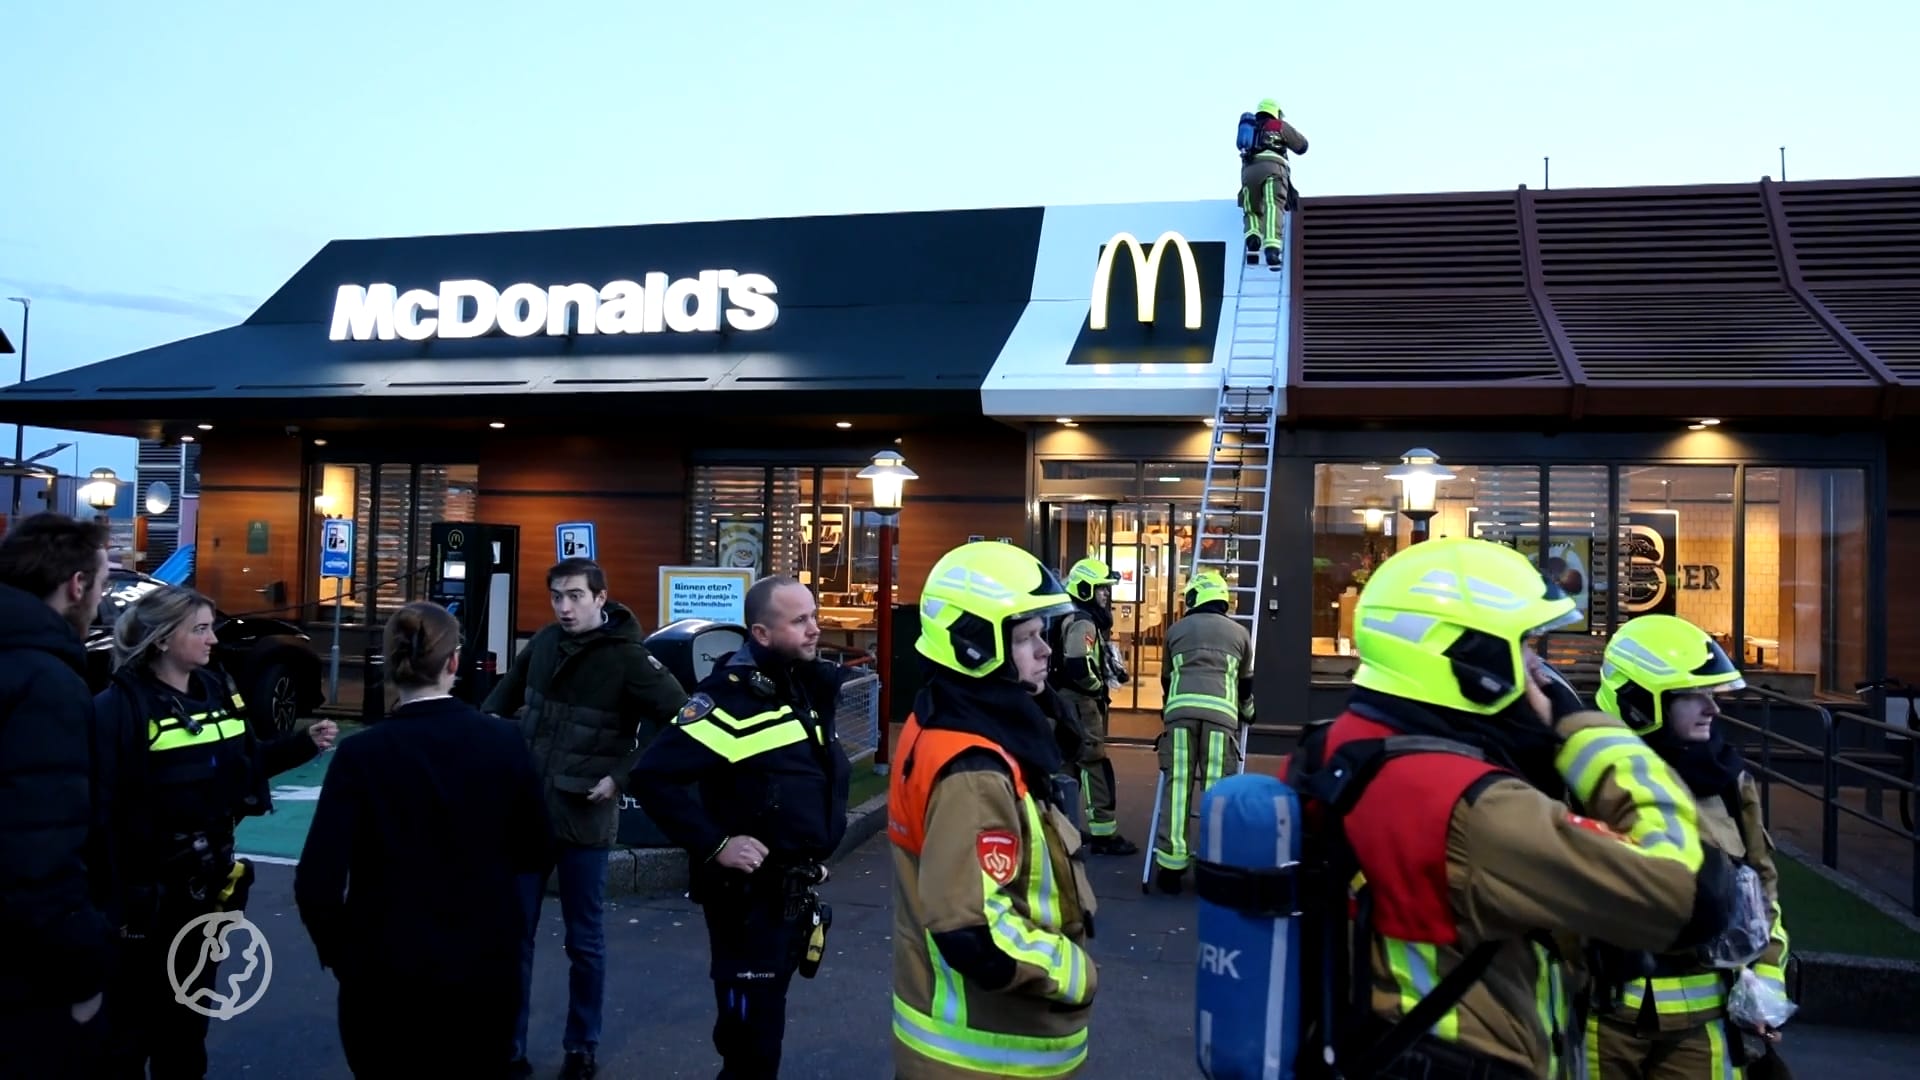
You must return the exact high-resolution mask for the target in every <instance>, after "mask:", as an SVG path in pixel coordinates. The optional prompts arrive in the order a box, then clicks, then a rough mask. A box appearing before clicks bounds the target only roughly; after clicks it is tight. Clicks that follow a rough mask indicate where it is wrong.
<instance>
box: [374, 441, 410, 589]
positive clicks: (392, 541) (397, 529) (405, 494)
mask: <svg viewBox="0 0 1920 1080" xmlns="http://www.w3.org/2000/svg"><path fill="white" fill-rule="evenodd" d="M379 526H380V535H379V536H378V537H376V538H375V540H376V542H375V544H374V565H373V579H374V594H375V598H376V605H375V606H376V607H377V608H378V612H377V617H378V618H381V619H384V618H385V617H386V616H388V615H390V614H392V613H393V611H394V610H395V609H396V608H398V607H400V606H401V605H403V604H405V603H406V602H407V601H408V599H410V597H409V596H408V592H407V586H408V584H409V582H410V581H411V580H412V577H413V574H412V571H413V466H411V465H382V466H380V513H379Z"/></svg>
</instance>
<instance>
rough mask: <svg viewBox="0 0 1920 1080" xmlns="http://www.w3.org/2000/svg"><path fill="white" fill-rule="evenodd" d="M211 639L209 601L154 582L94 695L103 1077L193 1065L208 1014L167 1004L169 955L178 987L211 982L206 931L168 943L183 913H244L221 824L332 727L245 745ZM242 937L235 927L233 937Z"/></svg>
mask: <svg viewBox="0 0 1920 1080" xmlns="http://www.w3.org/2000/svg"><path fill="white" fill-rule="evenodd" d="M215 640H216V638H215V636H214V631H213V602H212V601H211V600H209V599H207V598H206V597H204V596H202V595H200V594H199V593H197V592H194V591H192V590H190V589H181V588H175V587H172V586H167V587H162V588H158V589H155V590H153V591H152V592H149V593H147V594H146V595H145V596H142V597H141V598H140V599H139V600H138V601H137V602H135V603H134V604H133V605H132V606H131V607H129V608H127V610H126V611H124V612H122V613H121V615H120V618H119V620H118V621H117V622H116V623H115V624H114V629H113V649H114V656H115V657H116V659H117V660H118V663H119V666H118V668H117V669H116V670H115V671H114V673H113V681H112V683H111V684H110V685H108V687H107V688H106V689H105V690H103V691H101V692H100V694H99V696H97V697H96V698H95V699H94V715H95V725H96V730H97V731H98V732H99V733H100V737H101V739H102V740H103V742H104V746H103V753H102V758H101V762H100V765H99V767H100V771H101V773H102V783H103V784H104V785H105V786H106V787H107V789H108V791H109V794H108V795H107V797H106V799H105V802H106V803H107V806H108V810H107V813H108V815H109V817H108V829H107V841H106V842H107V845H108V847H109V849H110V850H111V852H112V857H111V860H110V861H111V864H112V870H111V872H110V876H111V879H112V884H111V886H110V891H111V892H112V893H113V895H114V903H113V907H114V908H115V909H116V910H115V911H114V914H116V915H117V916H118V917H119V921H120V922H121V924H122V927H123V929H122V938H123V941H122V948H121V955H120V961H119V970H118V972H117V977H116V982H115V984H114V986H113V988H112V989H110V990H109V991H108V993H107V1017H108V1022H109V1026H110V1029H111V1044H112V1045H111V1048H110V1053H111V1055H112V1057H113V1066H112V1070H111V1071H110V1072H109V1073H108V1075H109V1076H113V1077H144V1076H146V1075H147V1067H148V1064H149V1062H150V1063H151V1064H152V1069H153V1076H154V1077H155V1078H156V1080H159V1078H163V1077H166V1078H179V1077H184V1078H191V1080H197V1078H199V1077H202V1076H205V1075H206V1071H207V1047H206V1040H207V1019H208V1018H207V1016H206V1015H205V1014H204V1013H199V1012H195V1011H194V1010H192V1009H189V1008H187V1007H186V1006H185V1005H182V1004H180V1003H179V1001H178V1000H177V998H176V996H175V995H176V992H175V989H174V986H175V982H173V981H170V980H169V978H168V965H169V963H171V964H172V965H173V972H174V979H175V980H178V981H179V983H180V984H184V985H186V986H187V992H188V993H193V992H194V991H196V990H201V989H207V988H211V987H213V986H214V978H215V975H216V974H217V973H218V971H219V967H220V965H219V963H218V961H217V959H213V958H211V957H209V958H208V959H207V960H206V961H205V962H204V966H199V965H200V964H201V962H202V957H203V954H206V952H207V950H208V949H210V948H211V947H212V943H211V938H207V939H205V940H203V937H204V936H203V935H198V934H194V933H188V934H187V935H186V936H185V937H184V938H182V939H181V947H180V948H179V950H178V952H177V954H175V953H174V951H173V944H174V940H175V938H176V937H177V936H178V935H180V934H181V933H182V932H183V931H185V930H186V928H187V926H188V924H189V923H191V922H193V921H194V920H195V919H198V918H201V917H202V916H206V915H210V914H213V913H215V912H239V911H242V910H244V909H245V907H246V902H247V893H248V890H249V889H250V888H251V886H252V883H253V864H252V863H251V862H250V861H248V860H246V859H240V858H236V857H235V855H234V829H235V828H236V827H237V826H238V824H239V822H240V819H241V818H243V817H247V816H251V815H254V814H265V813H267V812H268V810H270V809H271V807H272V800H271V798H270V796H269V794H268V789H267V781H268V780H269V779H270V778H272V777H273V776H275V775H277V774H279V773H283V772H286V771H287V770H289V769H293V768H297V767H299V766H300V765H303V764H305V763H306V762H308V761H311V760H313V758H314V756H315V755H316V754H318V753H319V752H320V751H321V750H324V749H326V748H327V747H329V746H331V745H333V740H334V737H335V735H336V734H337V732H338V728H337V727H336V726H335V725H334V724H333V723H332V722H331V721H326V720H321V721H317V722H315V723H314V724H313V725H312V726H311V727H310V728H308V729H307V731H305V732H300V733H295V734H292V735H288V736H285V737H284V738H281V739H277V740H275V741H273V742H270V743H265V744H261V743H257V742H255V741H254V739H253V736H252V733H251V731H250V730H249V728H248V726H247V721H246V713H245V710H246V703H245V702H244V701H242V700H241V698H240V695H239V693H238V691H236V690H235V689H234V688H233V683H232V682H231V680H229V679H228V678H227V677H226V676H225V675H223V674H220V673H217V672H216V671H214V670H211V669H209V668H208V667H207V666H206V665H207V664H208V663H209V662H210V661H211V660H212V657H213V646H214V642H215ZM109 748H110V749H109ZM214 925H215V924H209V930H210V931H211V930H212V929H214ZM226 929H232V928H226ZM196 943H197V944H196ZM246 944H247V942H246V932H244V931H240V932H237V933H236V934H235V936H234V937H233V940H232V945H233V946H234V947H235V948H236V949H240V948H243V947H244V946H245V945H246ZM196 967H198V971H197V973H196ZM190 980H191V981H190ZM242 992H245V991H244V988H242Z"/></svg>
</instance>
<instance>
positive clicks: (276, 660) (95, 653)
mask: <svg viewBox="0 0 1920 1080" xmlns="http://www.w3.org/2000/svg"><path fill="white" fill-rule="evenodd" d="M165 584H167V582H164V581H161V580H160V579H159V578H156V577H154V576H152V575H150V574H142V573H138V572H136V571H132V570H125V569H120V568H118V567H116V568H114V569H112V570H110V571H109V572H108V579H107V592H106V595H105V596H103V597H101V598H100V610H99V613H98V614H96V615H95V616H94V621H93V627H92V629H91V630H89V631H88V633H87V681H88V682H89V684H91V685H92V687H93V690H94V692H95V693H98V692H99V691H101V690H103V689H105V688H106V685H107V682H108V680H109V679H110V678H111V677H112V675H113V623H114V620H116V619H118V618H119V617H120V613H121V612H122V611H124V610H126V607H127V605H128V604H131V603H133V602H134V601H136V600H138V599H140V598H141V597H142V596H145V595H146V594H147V593H149V592H151V591H153V590H154V589H157V588H159V587H160V586H162V585H165ZM213 627H214V634H215V636H216V637H217V638H218V639H219V640H218V643H217V644H215V645H214V647H213V666H214V667H217V668H219V669H221V670H223V671H225V672H226V673H227V674H228V675H230V676H232V677H233V681H234V684H235V685H237V686H239V687H240V696H241V697H242V698H244V699H245V700H246V703H247V722H248V724H249V725H251V726H252V728H253V732H254V735H255V736H256V737H257V738H262V739H271V738H275V737H277V736H280V735H285V734H287V733H288V732H290V731H292V730H293V727H294V724H295V723H296V722H297V721H298V720H299V719H300V717H302V716H311V715H313V711H314V710H315V709H317V708H319V707H320V705H321V704H322V703H323V702H325V701H326V695H325V694H324V693H323V692H322V690H321V683H320V667H321V665H320V654H319V652H318V651H317V650H316V649H315V647H314V643H313V639H312V638H311V637H309V636H308V635H307V634H306V632H305V631H303V630H301V629H300V628H299V627H297V626H295V625H293V624H292V623H290V622H285V621H282V620H280V619H264V618H256V617H253V616H238V617H236V616H232V615H228V614H226V613H224V612H222V611H220V610H219V609H217V608H216V609H215V610H214V613H213Z"/></svg>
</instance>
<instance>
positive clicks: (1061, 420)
mask: <svg viewBox="0 0 1920 1080" xmlns="http://www.w3.org/2000/svg"><path fill="white" fill-rule="evenodd" d="M1053 422H1054V423H1056V424H1071V423H1073V417H1071V416H1056V417H1054V418H1053Z"/></svg>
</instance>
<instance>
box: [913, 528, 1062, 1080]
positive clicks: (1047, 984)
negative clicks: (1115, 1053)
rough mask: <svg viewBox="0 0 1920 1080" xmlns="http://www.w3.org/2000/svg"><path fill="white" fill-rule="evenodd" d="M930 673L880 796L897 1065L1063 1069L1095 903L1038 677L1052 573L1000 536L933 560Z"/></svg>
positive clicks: (1055, 727) (926, 622) (1053, 607)
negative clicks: (887, 854)
mask: <svg viewBox="0 0 1920 1080" xmlns="http://www.w3.org/2000/svg"><path fill="white" fill-rule="evenodd" d="M920 595H921V599H920V604H921V622H920V640H919V642H918V644H917V645H916V649H917V650H918V652H919V653H920V655H921V657H922V658H923V661H922V666H923V668H924V669H925V670H926V672H927V685H926V687H925V689H924V690H922V691H921V693H920V695H919V697H918V698H917V700H916V701H915V702H914V709H913V715H912V716H911V717H909V718H908V720H907V725H906V728H905V729H904V730H903V732H902V733H901V737H900V747H899V751H898V753H897V755H896V757H897V761H898V767H897V768H896V769H895V771H894V773H893V776H892V778H891V783H890V787H889V790H888V793H887V818H888V822H887V834H888V836H889V838H890V839H891V840H892V841H893V845H894V853H893V869H894V881H895V883H896V888H897V891H896V892H895V894H894V903H893V983H894V986H893V991H894V992H893V1046H894V1065H895V1069H896V1074H897V1075H898V1076H900V1077H902V1078H905V1080H916V1078H923V1077H928V1078H931V1077H941V1078H952V1077H957V1076H960V1077H988V1076H1028V1077H1062V1076H1071V1075H1073V1074H1074V1073H1076V1072H1078V1071H1079V1070H1080V1068H1081V1066H1082V1064H1083V1063H1084V1062H1085V1060H1086V1056H1087V1021H1088V1018H1089V1016H1090V1014H1091V1009H1092V1001H1093V996H1094V990H1095V985H1096V982H1097V979H1096V969H1095V965H1094V962H1093V959H1092V957H1090V956H1089V955H1088V954H1087V951H1086V941H1087V939H1088V938H1089V937H1091V936H1092V932H1093V916H1094V911H1095V902H1094V898H1093V890H1092V888H1091V887H1090V885H1089V884H1088V881H1087V875H1086V870H1085V867H1084V863H1083V861H1082V860H1081V858H1080V857H1079V847H1080V834H1079V829H1078V827H1077V826H1076V824H1075V823H1074V822H1073V821H1072V820H1071V819H1070V817H1069V815H1068V813H1067V808H1068V807H1071V806H1073V805H1074V803H1073V800H1074V798H1075V793H1074V792H1073V790H1072V786H1071V784H1062V783H1061V782H1060V781H1061V779H1062V777H1061V775H1060V774H1062V773H1063V772H1064V771H1065V769H1066V768H1067V765H1068V759H1067V758H1066V757H1065V756H1064V755H1063V753H1062V745H1061V744H1062V740H1063V739H1065V740H1068V741H1069V742H1070V741H1071V740H1072V739H1074V738H1077V736H1075V735H1074V734H1073V729H1072V727H1071V726H1070V725H1064V724H1059V723H1058V722H1057V721H1058V719H1059V713H1060V709H1061V705H1060V703H1059V701H1058V699H1057V696H1056V695H1055V694H1054V693H1053V691H1051V690H1049V689H1048V688H1047V685H1046V676H1047V660H1048V657H1049V650H1048V646H1047V641H1046V620H1047V619H1049V618H1052V617H1054V616H1056V615H1061V614H1064V613H1065V612H1067V611H1068V610H1069V605H1068V603H1067V597H1066V593H1065V592H1064V590H1063V589H1062V588H1061V585H1060V581H1059V579H1058V578H1057V577H1055V576H1054V575H1053V574H1052V573H1051V572H1050V571H1048V570H1047V568H1046V567H1045V566H1043V565H1042V564H1041V563H1040V561H1039V560H1038V559H1035V558H1034V557H1033V556H1032V555H1030V554H1028V553H1027V552H1025V551H1022V550H1021V549H1019V548H1017V547H1014V546H1013V545H1011V544H999V543H973V544H967V545H965V546H963V547H959V548H955V549H954V550H952V551H950V552H948V553H947V554H946V555H945V556H943V557H942V558H941V559H940V561H939V562H938V563H935V564H934V567H933V570H932V572H931V573H929V574H928V575H927V586H926V589H925V590H924V591H923V592H922V593H921V594H920Z"/></svg>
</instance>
